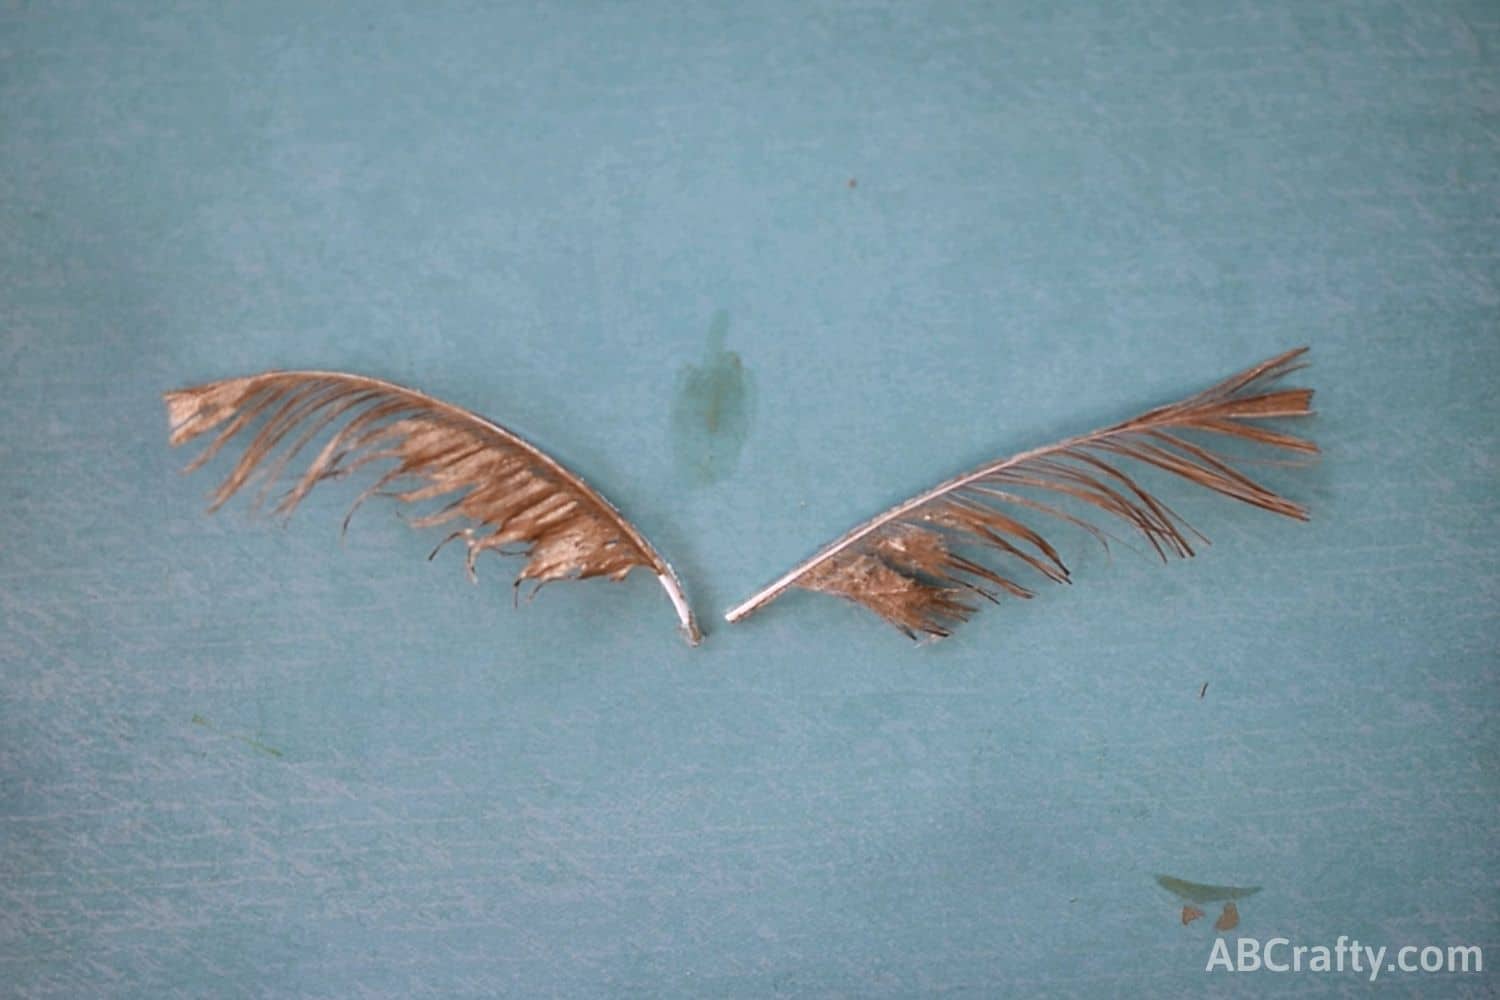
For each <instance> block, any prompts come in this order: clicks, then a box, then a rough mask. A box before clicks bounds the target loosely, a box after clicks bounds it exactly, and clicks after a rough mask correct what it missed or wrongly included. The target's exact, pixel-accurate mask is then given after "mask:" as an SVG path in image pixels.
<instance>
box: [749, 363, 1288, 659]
mask: <svg viewBox="0 0 1500 1000" xmlns="http://www.w3.org/2000/svg"><path fill="white" fill-rule="evenodd" d="M1306 351H1307V348H1305V347H1303V348H1299V349H1297V350H1293V351H1287V352H1286V353H1285V354H1281V355H1278V356H1276V357H1274V358H1271V359H1269V360H1267V361H1264V362H1262V363H1260V364H1258V365H1255V366H1254V367H1252V368H1248V369H1246V370H1245V371H1243V372H1240V373H1239V374H1237V375H1234V376H1232V377H1230V378H1228V379H1225V380H1224V381H1223V382H1220V383H1219V384H1218V385H1216V386H1214V387H1212V388H1211V389H1207V390H1205V391H1204V392H1200V393H1198V394H1197V395H1196V396H1191V397H1189V398H1188V399H1185V400H1183V401H1181V402H1179V403H1174V404H1172V405H1170V406H1161V407H1157V408H1156V409H1154V410H1150V411H1148V412H1146V413H1143V414H1141V415H1140V416H1138V417H1134V418H1132V419H1130V420H1126V421H1124V422H1123V423H1119V424H1114V425H1113V426H1110V427H1105V428H1103V429H1101V430H1097V431H1094V432H1092V433H1089V434H1083V435H1080V436H1078V437H1073V438H1069V439H1067V440H1066V441H1060V442H1058V443H1057V444H1051V445H1047V446H1045V447H1042V448H1036V449H1033V450H1031V451H1028V452H1024V453H1022V454H1020V455H1015V456H1013V457H1010V458H1005V459H1000V460H998V461H994V462H988V463H986V464H984V465H981V466H980V467H978V468H977V469H972V470H970V471H969V472H965V473H964V474H962V475H959V476H955V477H953V478H952V479H949V480H947V481H945V482H942V483H939V484H938V485H937V486H934V487H933V488H932V489H930V490H927V491H925V492H923V493H919V494H917V495H916V496H914V497H912V498H911V499H909V500H907V501H905V502H904V503H899V504H897V505H896V506H894V507H892V508H891V509H890V510H888V511H886V512H885V513H883V514H880V515H879V516H877V517H874V518H871V519H870V520H868V521H866V522H865V523H863V524H861V525H859V526H858V527H856V528H854V529H852V530H850V531H849V532H847V533H846V534H844V535H842V536H840V537H839V538H837V539H836V540H834V541H833V542H831V543H829V544H828V545H826V546H825V547H824V548H823V549H822V550H820V551H819V552H818V553H817V554H816V555H814V556H812V558H810V559H808V560H807V561H805V562H803V563H801V564H800V565H798V566H797V567H796V568H794V569H792V570H791V571H790V572H788V573H786V574H785V575H784V576H782V577H781V578H780V579H778V580H776V581H775V582H774V583H771V584H770V585H768V586H766V587H765V588H763V589H762V590H760V591H759V592H758V593H756V594H755V595H754V596H752V597H750V598H749V599H748V600H746V601H744V602H743V603H741V604H740V605H738V606H737V607H735V608H734V609H733V610H731V611H730V612H729V613H728V614H726V615H725V616H724V617H725V618H727V619H728V620H729V621H731V622H737V621H740V620H741V619H743V618H745V617H747V616H748V615H750V614H752V613H754V612H755V611H756V610H758V609H759V608H761V607H764V606H765V605H766V604H769V603H770V602H771V601H773V600H775V599H776V598H777V597H779V596H781V594H782V593H784V592H785V591H786V590H787V589H788V588H791V587H799V588H802V589H804V590H812V591H817V592H820V593H824V594H833V595H835V596H837V597H842V598H845V599H847V600H850V601H854V602H855V603H858V604H863V605H864V606H865V607H867V608H869V609H870V610H871V611H873V612H875V613H876V614H877V615H879V616H880V617H882V618H884V619H885V620H886V621H888V622H890V623H891V624H892V625H894V626H896V627H897V628H898V629H900V630H901V631H902V632H904V633H906V634H907V635H908V636H909V637H911V638H913V639H918V638H921V639H937V638H942V637H944V636H947V635H949V634H951V632H952V630H953V629H954V627H956V626H957V625H959V624H960V623H962V622H964V621H967V620H968V618H969V617H970V616H971V615H972V614H974V612H975V611H976V610H977V607H976V605H975V604H974V603H973V598H975V597H980V598H984V599H987V600H989V601H991V602H998V597H999V594H1000V593H1006V594H1010V595H1011V596H1013V597H1021V598H1026V597H1031V596H1032V591H1031V590H1030V589H1029V588H1028V587H1027V586H1025V585H1023V584H1022V583H1021V582H1019V581H1018V580H1017V579H1016V578H1015V574H1014V571H1015V570H1016V569H1020V568H1022V567H1024V569H1025V570H1026V571H1027V572H1029V573H1031V574H1034V575H1035V576H1039V577H1041V578H1043V579H1046V580H1051V581H1053V582H1056V583H1068V582H1069V573H1068V568H1067V566H1066V565H1064V563H1063V561H1062V558H1061V556H1060V555H1059V554H1058V552H1057V549H1056V548H1054V547H1053V545H1052V543H1051V542H1049V541H1048V540H1047V538H1046V537H1045V536H1043V535H1042V534H1041V532H1040V531H1038V530H1037V529H1035V528H1033V527H1031V526H1030V525H1029V524H1027V523H1026V522H1025V521H1023V520H1021V517H1022V516H1023V515H1041V516H1042V517H1043V518H1050V519H1053V520H1059V521H1063V522H1066V523H1068V524H1071V525H1074V526H1075V527H1079V528H1082V529H1083V530H1085V531H1087V532H1089V533H1090V534H1092V535H1093V536H1094V537H1095V538H1097V539H1098V540H1099V541H1100V542H1101V543H1102V544H1104V545H1105V546H1106V548H1107V547H1108V541H1107V539H1106V536H1105V533H1104V532H1103V531H1101V530H1100V529H1099V528H1098V527H1096V526H1095V525H1093V524H1091V523H1089V522H1088V521H1086V520H1084V519H1083V518H1082V517H1081V516H1079V515H1081V514H1085V513H1088V512H1090V511H1094V512H1102V513H1103V514H1106V515H1108V516H1109V517H1110V518H1114V519H1117V520H1119V521H1123V522H1124V523H1125V524H1126V525H1128V526H1129V527H1130V528H1132V529H1134V530H1135V531H1136V532H1138V533H1139V534H1141V535H1143V536H1145V538H1146V541H1147V542H1149V543H1150V545H1151V547H1152V548H1153V549H1154V550H1155V551H1156V553H1157V554H1158V555H1159V556H1161V558H1162V559H1163V560H1164V561H1165V560H1166V559H1167V558H1168V557H1169V556H1177V557H1188V556H1191V555H1192V554H1193V548H1192V545H1191V544H1190V541H1189V535H1192V536H1194V537H1196V538H1199V539H1203V536H1202V535H1199V534H1198V533H1197V532H1196V531H1194V530H1193V529H1192V528H1191V527H1189V526H1188V525H1187V523H1186V522H1185V521H1183V520H1182V518H1180V517H1179V516H1178V515H1177V514H1176V513H1175V512H1173V511H1172V509H1171V508H1169V507H1168V506H1167V505H1166V504H1164V503H1163V502H1162V501H1160V500H1158V499H1157V498H1156V497H1155V496H1154V495H1152V494H1151V493H1149V492H1147V491H1146V489H1145V488H1144V487H1142V486H1141V485H1140V484H1139V483H1138V482H1137V481H1136V479H1135V478H1134V477H1133V476H1132V475H1130V474H1127V472H1126V471H1124V468H1122V460H1127V461H1129V462H1132V463H1135V464H1136V465H1139V466H1148V467H1153V468H1155V469H1157V470H1160V471H1164V472H1167V473H1170V474H1171V475H1173V476H1176V477H1178V478H1181V479H1186V480H1188V481H1189V482H1193V483H1197V484H1198V485H1199V486H1204V487H1207V488H1208V489H1210V490H1213V491H1214V492H1216V493H1221V494H1223V495H1224V496H1228V497H1233V498H1234V499H1236V500H1239V501H1242V502H1244V503H1247V504H1250V505H1252V506H1255V507H1260V508H1261V509H1263V510H1268V511H1272V512H1273V513H1276V514H1281V515H1284V516H1286V517H1292V518H1296V519H1298V520H1306V519H1307V511H1306V509H1305V508H1303V507H1302V506H1301V505H1300V504H1297V503H1294V502H1293V501H1291V500H1287V499H1284V498H1282V497H1280V496H1277V495H1276V494H1275V493H1273V492H1272V491H1271V490H1269V489H1267V488H1266V487H1264V486H1262V485H1260V484H1259V483H1257V482H1255V481H1254V480H1252V479H1250V478H1249V477H1248V476H1246V475H1245V474H1244V473H1242V472H1240V471H1239V470H1238V469H1236V468H1234V467H1233V466H1232V465H1231V464H1230V461H1229V460H1228V459H1227V458H1226V457H1224V456H1223V455H1220V454H1218V453H1216V452H1214V451H1212V450H1210V449H1209V448H1208V447H1206V446H1205V445H1204V444H1203V443H1202V442H1201V441H1199V440H1193V439H1190V438H1189V437H1186V436H1184V435H1185V434H1192V433H1194V432H1197V433H1199V434H1203V435H1208V436H1209V437H1219V438H1223V439H1237V440H1240V441H1243V442H1249V443H1250V444H1253V445H1261V446H1264V447H1266V448H1268V449H1271V450H1273V451H1286V452H1295V453H1302V454H1316V453H1317V450H1318V449H1317V446H1316V445H1314V444H1313V443H1312V442H1311V441H1307V440H1304V439H1302V438H1299V437H1294V436H1292V435H1290V434H1285V433H1282V432H1280V431H1275V430H1271V429H1269V428H1266V427H1263V426H1261V425H1259V424H1258V423H1255V422H1254V421H1259V420H1264V419H1268V418H1280V417H1302V416H1307V415H1308V414H1310V413H1311V410H1310V409H1309V406H1310V404H1311V402H1312V390H1311V389H1276V388H1273V386H1274V384H1275V383H1276V382H1277V381H1278V380H1279V379H1281V378H1282V377H1284V376H1285V375H1287V374H1289V373H1291V372H1293V371H1296V370H1297V369H1299V368H1300V367H1302V366H1301V364H1299V363H1298V359H1299V358H1301V357H1302V355H1303V354H1305V353H1306ZM1042 498H1045V499H1042ZM1059 500H1061V501H1063V502H1064V503H1065V504H1070V505H1071V506H1073V507H1074V508H1075V510H1076V511H1077V513H1069V512H1068V511H1067V510H1065V509H1063V508H1062V507H1059V506H1057V505H1056V503H1057V501H1059ZM1033 519H1034V518H1033ZM1204 540H1205V541H1206V539H1204ZM960 547H963V548H967V549H969V550H970V551H971V552H972V553H973V554H974V556H973V558H971V557H969V556H966V555H964V554H962V553H961V552H960V551H958V550H959V548H960ZM981 553H986V554H988V555H989V556H991V557H997V558H992V560H991V561H992V562H994V561H997V560H998V563H999V564H1000V568H995V567H993V566H991V565H989V564H986V563H984V562H980V561H979V555H980V554H981Z"/></svg>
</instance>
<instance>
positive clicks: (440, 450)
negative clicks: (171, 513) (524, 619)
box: [165, 371, 702, 645]
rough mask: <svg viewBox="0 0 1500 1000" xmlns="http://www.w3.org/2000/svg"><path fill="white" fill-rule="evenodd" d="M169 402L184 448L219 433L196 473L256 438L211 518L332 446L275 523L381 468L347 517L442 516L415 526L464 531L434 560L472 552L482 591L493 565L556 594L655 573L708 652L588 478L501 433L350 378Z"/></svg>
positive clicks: (185, 395) (280, 379) (174, 439)
mask: <svg viewBox="0 0 1500 1000" xmlns="http://www.w3.org/2000/svg"><path fill="white" fill-rule="evenodd" d="M165 399H166V403H167V415H168V419H169V421H170V423H171V443H172V444H173V445H174V446H175V445H180V444H184V443H186V442H188V441H191V440H193V439H194V438H197V437H199V436H200V435H203V434H206V433H208V432H209V431H212V430H214V429H216V428H217V429H218V433H217V435H215V436H214V438H213V440H212V442H211V443H210V444H209V445H208V447H207V448H205V449H204V451H203V452H202V453H201V454H200V455H198V456H197V457H196V458H195V459H194V460H193V461H192V463H191V464H190V465H189V466H188V467H187V470H186V471H189V472H190V471H192V470H194V469H196V468H198V467H200V466H201V465H203V464H204V463H205V462H207V461H208V460H210V459H211V458H213V457H214V456H215V455H216V454H218V453H219V451H220V450H222V449H223V448H224V446H225V445H226V444H228V443H229V442H230V441H231V440H232V439H233V438H235V437H236V436H237V435H239V434H240V433H241V432H244V431H247V429H249V428H251V427H255V428H257V430H256V431H255V433H254V436H253V437H251V438H250V442H249V444H248V445H247V446H246V447H245V450H244V453H243V455H242V456H241V457H240V459H239V461H238V462H237V463H236V464H235V466H234V468H233V470H231V471H230V473H229V475H228V477H227V478H226V479H225V480H224V481H223V483H221V484H220V485H219V487H218V489H217V491H216V492H215V493H214V497H213V504H212V506H211V507H210V508H209V509H210V510H211V511H213V510H217V509H218V508H219V507H221V506H223V505H224V503H225V502H226V501H228V500H229V498H230V497H232V496H234V495H235V494H236V493H237V492H239V491H240V489H242V488H243V487H245V486H246V485H247V484H248V483H249V482H250V480H251V479H252V478H255V477H256V476H257V475H259V476H260V477H261V480H262V484H263V485H262V486H261V490H260V497H259V500H258V501H257V506H259V505H260V504H261V503H263V502H264V501H265V500H266V499H267V496H268V494H269V493H270V492H271V490H272V489H273V488H274V487H275V485H276V483H277V482H278V481H280V480H281V478H282V474H283V472H285V471H286V468H287V466H288V464H289V463H291V462H292V461H293V459H295V458H296V457H297V455H298V454H299V453H300V452H302V451H303V450H304V449H306V448H307V447H308V446H309V445H310V444H312V442H313V441H314V440H315V439H317V438H318V437H319V435H321V434H324V433H331V436H330V437H329V439H328V441H327V443H326V444H324V445H323V447H322V448H321V450H319V451H318V453H317V455H316V456H315V457H314V458H313V459H312V461H311V464H310V465H308V467H307V468H306V470H305V471H304V472H302V473H301V475H300V476H299V477H297V478H296V480H295V481H294V482H292V484H291V488H290V489H289V490H288V491H287V492H286V493H285V494H284V495H283V496H282V497H281V498H280V500H279V501H278V502H277V504H276V506H275V511H276V513H278V514H283V515H287V514H290V513H291V512H292V510H293V509H294V508H295V507H296V506H297V504H298V503H300V502H301V501H302V499H303V498H304V497H305V496H307V494H308V492H309V491H310V490H311V489H312V488H313V487H314V486H316V485H317V484H318V483H320V482H322V481H324V480H325V479H333V478H337V477H341V476H346V475H349V474H351V473H354V472H357V471H359V470H361V469H363V468H364V467H365V466H368V465H374V466H376V468H377V469H379V470H380V471H379V475H378V476H377V478H376V479H375V481H374V482H373V483H372V484H371V485H370V486H369V487H368V488H367V489H366V490H365V491H364V492H363V493H361V494H360V496H359V499H358V500H356V501H355V503H354V507H353V508H351V509H350V511H349V516H351V517H352V516H353V514H354V511H355V510H357V509H358V508H359V506H360V505H361V504H362V503H364V501H365V500H367V499H369V498H370V497H372V496H377V495H378V496H387V497H394V498H395V499H396V500H399V501H402V502H405V503H423V502H431V503H441V504H442V505H441V506H439V507H438V508H437V509H436V510H435V511H434V512H432V513H429V514H426V515H424V516H422V517H419V518H417V519H415V520H414V522H413V523H414V525H415V526H416V527H432V526H436V525H444V524H448V525H455V524H456V525H461V527H458V528H457V530H455V531H453V533H452V534H450V535H449V536H448V537H447V538H446V539H444V541H443V542H442V543H441V544H439V545H438V549H434V550H433V555H436V554H437V551H438V550H439V549H441V548H442V547H443V545H446V544H447V543H448V542H450V541H454V540H460V539H461V540H462V541H463V542H464V544H465V546H466V547H467V548H468V558H467V560H466V567H467V569H468V572H469V576H470V578H474V577H475V573H474V565H475V561H476V560H477V559H478V557H479V556H480V555H481V554H482V553H484V552H486V551H494V552H496V553H499V554H501V555H515V556H521V557H524V558H525V560H526V562H525V565H524V566H523V567H522V568H521V571H520V574H519V575H518V576H517V578H516V581H515V585H516V586H517V587H519V586H520V585H521V584H522V583H523V582H525V581H528V580H529V581H533V582H534V583H535V584H536V586H537V587H538V588H540V587H541V586H542V585H543V584H546V583H550V582H552V581H553V580H576V579H587V578H590V577H605V578H606V579H610V580H621V579H624V577H625V576H626V575H627V574H628V573H629V572H630V571H631V570H633V569H635V568H636V567H645V568H647V569H650V570H651V571H652V572H653V573H655V574H656V577H657V579H658V580H659V581H660V582H661V585H662V588H663V589H664V590H666V592H667V596H668V597H669V598H670V599H671V601H672V607H673V608H674V610H675V611H676V613H677V618H678V621H679V622H680V624H681V628H682V633H683V636H684V637H685V638H686V639H687V641H688V642H690V643H692V644H693V645H697V644H698V642H699V640H700V639H701V638H702V636H701V633H700V632H699V631H698V624H697V622H696V620H695V619H694V617H693V613H692V610H691V608H690V607H689V606H688V602H687V597H686V595H685V594H684V593H683V589H682V584H681V582H680V581H679V580H678V579H677V574H676V573H675V572H673V570H672V567H671V566H670V565H668V564H667V561H666V560H665V559H663V558H662V557H661V555H660V554H658V553H657V551H656V549H654V548H653V547H652V546H651V544H650V543H649V542H647V541H646V539H645V538H644V537H643V536H642V535H641V533H640V532H639V531H638V530H636V528H635V526H634V525H632V524H631V523H630V522H629V521H627V520H626V519H625V517H624V516H623V515H622V514H621V513H620V512H619V511H618V510H616V509H615V508H614V506H613V505H612V504H610V502H609V501H608V500H606V499H605V498H604V497H603V496H601V495H600V494H599V493H598V492H596V491H595V490H594V489H592V488H591V487H590V486H589V485H588V484H587V483H585V482H584V481H583V480H582V479H580V478H579V477H578V476H577V475H575V474H574V473H572V472H570V471H568V470H567V469H565V468H564V467H563V466H562V465H561V464H559V463H558V462H557V461H556V460H555V459H553V458H552V457H551V456H549V455H547V454H545V453H544V452H542V451H541V450H540V449H538V448H537V447H536V446H535V445H532V444H530V443H529V442H527V441H525V440H523V439H522V438H521V437H520V436H518V435H517V434H515V433H514V432H512V431H509V430H507V429H506V428H504V427H501V426H500V425H499V424H496V423H492V422H490V421H488V420H485V419H484V418H483V417H479V416H477V415H475V414H473V413H470V412H468V411H467V410H463V409H460V408H459V407H457V406H453V405H450V404H448V403H444V402H442V401H441V400H438V399H433V398H432V397H431V396H427V395H424V394H422V393H420V392H417V391H415V390H413V389H407V388H404V387H403V386H399V385H395V384H392V383H390V382H383V381H380V380H379V379H373V378H366V377H363V376H359V375H346V374H342V373H339V372H320V371H287V372H266V373H264V374H261V375H251V376H248V377H245V378H233V379H225V380H224V381H221V382H211V383H209V384H207V385H200V386H196V387H194V388H190V389H181V390H178V391H176V392H169V393H166V394H165ZM348 524H349V518H348V517H346V518H345V519H344V526H345V527H346V528H347V527H348ZM429 558H431V557H429Z"/></svg>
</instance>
